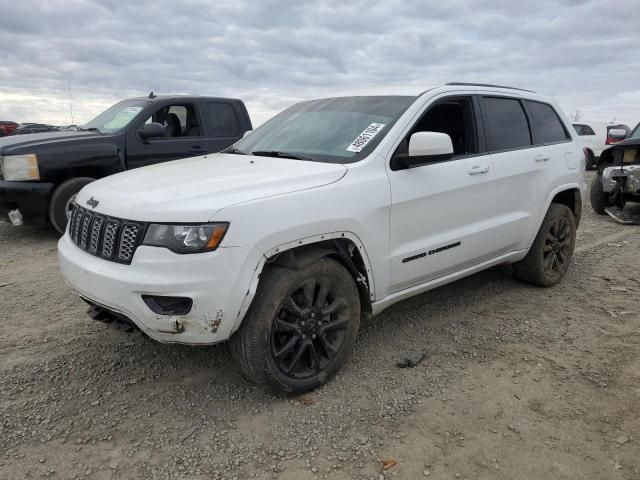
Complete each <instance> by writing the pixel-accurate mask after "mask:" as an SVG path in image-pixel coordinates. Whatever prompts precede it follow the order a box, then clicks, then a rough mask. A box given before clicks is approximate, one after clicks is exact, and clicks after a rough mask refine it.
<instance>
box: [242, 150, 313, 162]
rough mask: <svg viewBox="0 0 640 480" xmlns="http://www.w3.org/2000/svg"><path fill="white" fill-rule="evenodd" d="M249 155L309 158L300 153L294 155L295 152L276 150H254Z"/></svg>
mask: <svg viewBox="0 0 640 480" xmlns="http://www.w3.org/2000/svg"><path fill="white" fill-rule="evenodd" d="M251 155H255V156H257V157H276V158H291V159H293V160H311V158H309V157H303V156H302V155H296V154H295V153H288V152H280V151H278V150H255V151H253V152H251Z"/></svg>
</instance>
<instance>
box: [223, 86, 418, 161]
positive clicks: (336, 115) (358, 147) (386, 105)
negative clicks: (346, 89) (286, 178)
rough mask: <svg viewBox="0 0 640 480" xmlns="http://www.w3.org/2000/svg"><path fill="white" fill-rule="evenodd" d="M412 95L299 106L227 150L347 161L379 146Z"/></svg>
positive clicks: (409, 102) (335, 99) (275, 118)
mask: <svg viewBox="0 0 640 480" xmlns="http://www.w3.org/2000/svg"><path fill="white" fill-rule="evenodd" d="M415 99H416V97H408V96H407V97H405V96H394V97H344V98H327V99H323V100H312V101H309V102H302V103H298V104H296V105H294V106H292V107H290V108H288V109H286V110H285V111H283V112H281V113H279V114H278V115H276V116H275V117H274V118H272V119H271V120H269V121H268V122H267V123H265V124H264V125H262V126H261V127H260V128H258V129H256V130H255V131H254V132H252V133H251V134H250V135H248V136H247V137H245V138H244V139H242V140H240V141H239V142H237V143H236V144H235V145H233V147H231V148H230V149H229V150H227V151H229V152H233V153H244V154H254V155H268V156H280V157H283V158H287V157H288V158H301V159H304V160H313V161H318V162H329V163H351V162H355V161H358V160H359V159H361V158H363V157H364V156H366V155H368V154H369V153H370V152H371V151H372V150H373V149H374V148H375V146H376V145H377V144H378V143H380V141H381V140H382V139H383V138H384V136H385V135H386V134H387V132H388V131H389V130H390V129H391V127H392V125H393V124H394V123H395V122H396V121H397V120H398V118H399V117H400V115H402V114H403V113H404V111H405V110H406V109H407V108H408V107H409V105H411V104H412V103H413V102H414V101H415Z"/></svg>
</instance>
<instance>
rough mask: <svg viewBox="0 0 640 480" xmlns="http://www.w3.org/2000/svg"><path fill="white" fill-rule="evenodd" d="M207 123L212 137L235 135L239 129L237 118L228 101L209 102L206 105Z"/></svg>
mask: <svg viewBox="0 0 640 480" xmlns="http://www.w3.org/2000/svg"><path fill="white" fill-rule="evenodd" d="M208 110H209V124H210V125H211V133H212V135H213V136H214V137H236V136H238V132H239V131H240V126H239V125H238V118H237V117H236V114H235V112H234V111H233V107H232V106H231V105H229V104H228V103H220V102H211V103H209V105H208Z"/></svg>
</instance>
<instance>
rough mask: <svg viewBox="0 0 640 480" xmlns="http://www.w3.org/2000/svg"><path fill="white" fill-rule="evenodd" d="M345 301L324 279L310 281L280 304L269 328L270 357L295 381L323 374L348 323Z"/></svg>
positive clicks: (342, 337) (338, 347)
mask: <svg viewBox="0 0 640 480" xmlns="http://www.w3.org/2000/svg"><path fill="white" fill-rule="evenodd" d="M346 307H347V302H346V299H345V298H344V297H343V296H342V295H341V292H340V291H339V290H338V289H337V288H336V285H335V284H334V283H333V282H332V280H331V279H330V278H328V277H312V278H310V279H308V280H307V281H306V282H305V283H304V284H302V285H300V286H298V287H297V288H295V290H293V291H292V292H291V294H290V295H288V296H287V297H286V298H285V299H284V300H283V301H282V303H281V305H280V309H279V310H278V312H277V314H276V318H275V319H274V322H273V324H272V328H271V355H272V356H273V360H274V362H275V364H276V365H277V366H278V368H279V369H280V371H281V372H282V373H283V374H284V375H286V376H288V377H290V378H295V379H302V378H309V377H311V376H313V375H315V374H317V373H320V372H321V371H322V370H324V369H325V368H326V367H327V366H328V365H329V363H331V360H332V359H333V358H334V357H335V355H336V353H337V352H338V351H340V349H341V347H342V344H343V343H344V340H345V334H346V330H347V327H348V323H349V321H350V319H349V317H348V316H347V315H345V313H347V308H346Z"/></svg>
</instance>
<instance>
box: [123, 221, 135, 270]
mask: <svg viewBox="0 0 640 480" xmlns="http://www.w3.org/2000/svg"><path fill="white" fill-rule="evenodd" d="M137 238H138V226H137V225H134V224H131V223H127V224H125V225H124V226H123V227H122V233H121V234H120V247H119V248H118V258H119V259H120V260H123V261H129V260H131V257H132V256H133V251H134V249H135V246H136V239H137Z"/></svg>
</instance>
